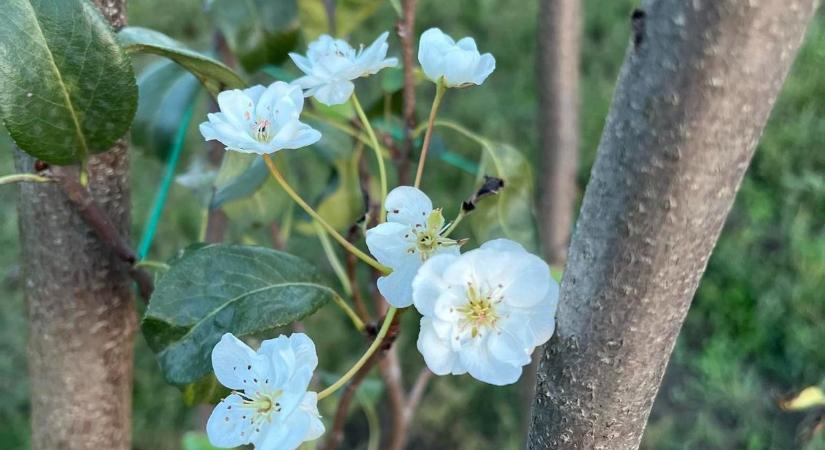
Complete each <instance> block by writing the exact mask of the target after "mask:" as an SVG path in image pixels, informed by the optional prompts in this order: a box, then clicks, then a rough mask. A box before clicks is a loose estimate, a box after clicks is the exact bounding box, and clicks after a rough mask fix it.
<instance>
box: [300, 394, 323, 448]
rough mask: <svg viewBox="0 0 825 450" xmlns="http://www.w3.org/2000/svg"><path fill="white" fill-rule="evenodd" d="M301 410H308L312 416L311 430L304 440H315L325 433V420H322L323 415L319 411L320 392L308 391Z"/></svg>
mask: <svg viewBox="0 0 825 450" xmlns="http://www.w3.org/2000/svg"><path fill="white" fill-rule="evenodd" d="M300 409H301V411H304V412H306V413H307V414H309V416H310V423H309V431H307V435H306V436H304V442H306V441H314V440H315V439H318V438H319V437H321V435H323V434H324V431H325V429H324V422H323V421H321V415H320V414H319V413H318V394H316V393H315V392H307V394H306V395H305V396H304V399H303V400H302V401H301V406H300Z"/></svg>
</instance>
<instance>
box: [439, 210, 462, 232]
mask: <svg viewBox="0 0 825 450" xmlns="http://www.w3.org/2000/svg"><path fill="white" fill-rule="evenodd" d="M466 215H467V212H466V211H464V209H463V208H462V209H461V211H459V213H458V215H457V216H456V217H455V220H453V223H451V224H450V226H449V227H447V229H446V230H444V232H443V233H441V236H442V237H448V236H449V235H450V233H452V232H453V230H455V229H456V227H458V224H460V223H461V221H462V220H464V216H466Z"/></svg>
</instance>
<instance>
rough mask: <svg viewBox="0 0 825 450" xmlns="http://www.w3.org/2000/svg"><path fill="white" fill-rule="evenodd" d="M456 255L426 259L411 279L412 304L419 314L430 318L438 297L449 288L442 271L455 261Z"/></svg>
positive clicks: (443, 255)
mask: <svg viewBox="0 0 825 450" xmlns="http://www.w3.org/2000/svg"><path fill="white" fill-rule="evenodd" d="M457 257H458V256H457V255H452V254H442V255H436V256H433V257H431V258H430V259H428V260H427V261H426V262H425V263H424V264H423V265H422V266H421V268H420V269H418V273H417V274H416V276H415V278H414V279H413V303H414V304H415V308H416V309H417V310H418V312H419V313H421V314H423V315H425V316H430V315H433V314H434V311H433V308H434V306H435V302H436V300H437V299H438V297H439V296H440V295H441V293H442V292H443V291H445V290H446V289H448V288H449V283H447V281H446V280H444V278H443V275H444V271H445V270H446V269H447V267H449V266H450V264H452V263H453V261H455V259H456V258H457Z"/></svg>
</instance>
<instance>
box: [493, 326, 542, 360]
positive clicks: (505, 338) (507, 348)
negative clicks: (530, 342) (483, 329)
mask: <svg viewBox="0 0 825 450" xmlns="http://www.w3.org/2000/svg"><path fill="white" fill-rule="evenodd" d="M487 347H488V349H489V350H490V355H491V356H492V357H493V358H495V359H496V360H498V361H500V362H503V363H506V364H510V365H513V366H517V367H521V366H523V365H525V364H529V363H530V353H531V352H532V350H533V347H534V346H529V347H526V346H525V345H524V342H523V340H522V339H520V338H519V337H517V336H515V335H513V334H511V333H510V332H509V331H506V330H504V331H498V332H495V333H491V334H490V336H489V337H488V338H487Z"/></svg>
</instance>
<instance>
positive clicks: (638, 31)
mask: <svg viewBox="0 0 825 450" xmlns="http://www.w3.org/2000/svg"><path fill="white" fill-rule="evenodd" d="M645 19H647V13H646V12H645V10H643V9H641V8H636V9H634V10H633V13H632V14H631V15H630V27H631V28H632V29H633V46H634V47H637V48H638V47H639V46H640V45H642V42H644V39H645Z"/></svg>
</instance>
